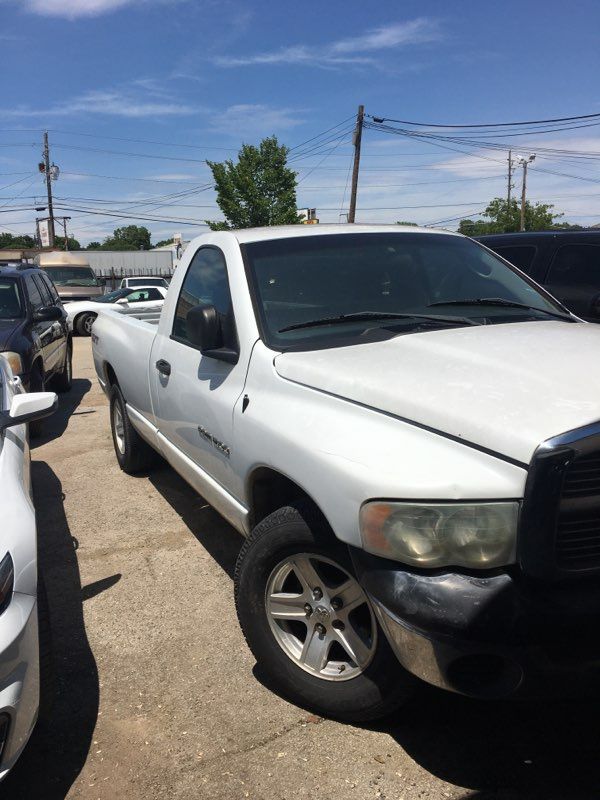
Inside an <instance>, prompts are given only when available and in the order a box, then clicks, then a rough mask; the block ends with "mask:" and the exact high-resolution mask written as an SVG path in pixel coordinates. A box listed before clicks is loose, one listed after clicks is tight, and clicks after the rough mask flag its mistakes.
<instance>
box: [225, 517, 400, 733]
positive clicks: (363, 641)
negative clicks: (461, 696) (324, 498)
mask: <svg viewBox="0 0 600 800" xmlns="http://www.w3.org/2000/svg"><path fill="white" fill-rule="evenodd" d="M235 602H236V609H237V613H238V618H239V621H240V625H241V627H242V631H243V633H244V636H245V637H246V641H247V642H248V645H249V646H250V649H251V650H252V652H253V654H254V656H255V658H256V660H257V662H258V663H259V665H260V667H261V668H262V669H263V670H264V672H265V674H266V675H267V676H268V678H269V682H271V683H272V684H274V685H275V686H277V687H278V688H279V690H280V691H281V692H282V694H284V695H286V696H287V697H289V698H290V699H291V700H292V701H295V702H297V703H298V704H300V705H302V706H305V707H307V708H310V709H313V710H314V711H316V712H318V713H320V714H323V715H326V716H331V717H335V718H338V719H343V720H354V721H364V720H369V719H375V718H377V717H381V716H384V715H386V714H389V713H390V712H391V711H393V710H394V709H395V708H397V707H398V706H400V705H401V704H402V703H403V702H404V701H405V700H406V699H407V698H408V697H409V696H410V694H411V693H412V689H413V686H414V680H413V678H412V677H411V676H410V675H409V674H408V673H407V672H406V671H405V670H404V669H403V668H402V666H401V665H400V664H399V662H398V660H397V659H396V657H395V656H394V654H393V653H392V651H391V648H390V646H389V644H388V642H387V640H386V638H385V636H384V635H383V633H382V632H381V630H380V629H379V627H378V625H377V621H376V619H375V615H374V613H373V609H372V607H371V604H370V601H369V598H368V597H367V595H366V594H365V593H364V591H363V589H362V588H361V586H360V584H359V583H358V581H357V580H356V577H355V575H354V572H353V569H352V564H351V562H350V559H349V557H348V553H347V549H346V548H345V547H344V546H343V545H341V544H339V543H337V542H336V541H335V539H332V537H331V534H330V533H329V532H328V531H326V526H325V523H324V522H323V521H322V519H321V518H320V517H319V515H317V514H316V512H315V511H314V510H313V509H312V507H311V506H310V505H308V504H306V505H304V504H300V503H299V504H297V505H295V506H287V507H285V508H281V509H279V510H278V511H275V512H274V513H273V514H271V515H270V516H269V517H267V518H266V519H265V520H263V521H262V522H261V523H260V524H259V525H258V526H257V527H256V528H255V529H254V531H253V532H252V534H251V536H250V537H249V539H247V541H246V543H245V544H244V547H243V548H242V551H241V552H240V555H239V558H238V562H237V565H236V572H235Z"/></svg>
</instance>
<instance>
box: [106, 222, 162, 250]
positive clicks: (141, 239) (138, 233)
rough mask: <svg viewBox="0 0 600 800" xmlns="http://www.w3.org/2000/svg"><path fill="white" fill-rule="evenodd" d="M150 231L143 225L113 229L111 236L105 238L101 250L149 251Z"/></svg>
mask: <svg viewBox="0 0 600 800" xmlns="http://www.w3.org/2000/svg"><path fill="white" fill-rule="evenodd" d="M151 246H152V245H151V244H150V231H149V230H148V228H145V227H144V226H143V225H126V226H125V227H124V228H115V230H114V231H113V235H112V236H107V237H106V239H105V240H104V242H103V243H102V246H101V248H100V249H101V250H150V248H151Z"/></svg>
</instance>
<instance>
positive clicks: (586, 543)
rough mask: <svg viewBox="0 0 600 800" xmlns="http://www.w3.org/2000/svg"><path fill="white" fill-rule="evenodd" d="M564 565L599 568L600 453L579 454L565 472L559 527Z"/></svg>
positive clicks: (558, 559)
mask: <svg viewBox="0 0 600 800" xmlns="http://www.w3.org/2000/svg"><path fill="white" fill-rule="evenodd" d="M556 562H557V566H558V567H560V568H561V569H565V570H570V571H578V570H582V569H585V570H589V569H594V568H600V453H599V452H593V453H588V454H586V455H580V456H578V457H576V458H575V459H573V461H572V462H571V463H570V464H569V465H568V466H567V468H566V470H565V474H564V479H563V484H562V491H561V498H560V505H559V512H558V519H557V527H556Z"/></svg>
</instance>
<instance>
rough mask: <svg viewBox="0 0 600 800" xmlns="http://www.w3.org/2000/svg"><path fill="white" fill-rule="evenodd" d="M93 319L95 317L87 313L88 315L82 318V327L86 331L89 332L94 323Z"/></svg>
mask: <svg viewBox="0 0 600 800" xmlns="http://www.w3.org/2000/svg"><path fill="white" fill-rule="evenodd" d="M95 319H96V317H94V316H92V314H88V316H87V317H86V318H85V319H84V320H83V329H84V331H85V332H86V333H89V334H91V332H92V325H93V324H94V320H95Z"/></svg>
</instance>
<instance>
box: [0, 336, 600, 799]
mask: <svg viewBox="0 0 600 800" xmlns="http://www.w3.org/2000/svg"><path fill="white" fill-rule="evenodd" d="M74 374H75V380H74V384H73V389H72V390H71V392H70V393H69V394H68V395H64V396H63V397H62V398H61V406H60V411H59V413H58V414H57V415H56V416H55V417H54V418H52V419H50V420H46V424H45V431H44V434H43V436H42V438H41V439H39V440H36V441H35V442H33V443H32V462H33V463H32V471H33V480H34V490H35V500H36V506H37V511H38V534H39V545H40V565H41V571H42V572H43V573H44V575H45V581H46V585H47V591H48V597H49V605H50V613H51V618H52V626H53V637H54V662H55V676H54V683H53V686H52V688H51V689H50V688H49V689H48V691H51V692H52V693H53V701H54V702H53V708H52V712H51V715H50V716H49V718H48V719H47V720H45V721H44V722H43V723H41V724H40V725H39V726H38V728H37V730H36V732H35V733H34V735H33V737H32V739H31V741H30V744H29V746H28V748H27V749H26V751H25V753H24V754H23V756H22V758H21V760H20V761H19V763H18V764H17V766H16V767H15V769H14V770H13V772H12V773H11V774H10V776H9V777H8V779H7V780H6V781H5V783H4V784H3V785H2V787H1V788H0V794H1V797H2V798H3V799H4V800H9V798H10V799H11V800H12V799H13V798H14V799H15V800H16V798H19V800H29V798H44V800H55V798H64V797H70V798H85V800H88V799H89V800H105V799H108V798H111V800H112V799H113V798H144V799H145V800H150V799H151V798H173V799H176V798H177V799H179V798H182V799H184V798H185V799H186V800H187V799H188V798H189V799H190V800H191V798H211V800H221V799H223V800H225V799H227V800H236V799H237V798H254V799H255V800H259V799H261V800H262V799H263V798H264V800H284V799H285V800H295V799H296V798H315V800H316V799H317V798H318V799H319V800H329V799H330V798H331V800H333V799H334V798H335V799H336V800H339V798H357V800H363V798H383V799H385V798H387V799H388V800H392V798H394V800H396V799H397V798H398V799H399V798H406V800H413V798H503V799H505V800H509V799H510V798H537V797H539V798H549V797H556V798H559V797H560V798H578V797H582V798H583V797H586V798H587V797H590V798H592V797H594V798H595V797H598V796H599V794H600V757H599V756H600V735H599V726H598V718H599V713H598V712H599V711H600V704H599V703H598V702H597V701H593V702H590V701H581V700H579V701H559V700H554V701H539V702H536V703H514V702H504V703H476V702H473V701H469V700H465V699H463V698H460V697H456V696H451V695H446V694H443V693H441V692H437V691H435V690H432V689H427V688H425V689H424V690H423V692H422V693H421V694H420V695H419V696H418V697H417V698H415V699H414V700H413V701H411V703H410V704H409V705H408V706H407V707H406V708H405V709H403V710H402V711H401V712H400V713H399V714H397V715H396V716H395V717H394V718H392V719H388V720H385V721H383V722H381V723H379V724H377V725H374V726H370V727H353V726H350V725H342V724H339V723H336V722H333V721H329V720H322V719H320V718H318V717H315V716H313V715H311V714H310V713H308V712H307V711H305V710H303V709H300V708H297V707H295V706H293V705H290V704H289V703H288V702H286V701H284V700H283V699H281V698H280V697H278V696H277V695H276V694H274V693H273V692H272V691H271V690H270V689H269V688H268V686H265V685H264V684H263V682H262V676H261V674H260V672H259V671H257V670H256V668H255V663H254V659H253V658H252V656H251V655H250V653H249V651H248V650H247V648H246V646H245V644H244V641H243V638H242V635H241V633H240V630H239V628H238V625H237V620H236V617H235V612H234V605H233V596H232V574H233V568H234V563H235V558H236V555H237V552H238V549H239V547H240V544H241V540H240V538H239V536H238V534H237V533H236V532H235V531H234V530H233V529H232V528H230V527H229V525H228V524H227V523H225V522H224V521H223V520H222V519H221V518H220V517H219V516H218V515H217V514H216V513H215V512H214V511H212V509H211V508H210V507H209V506H207V505H206V503H205V502H204V501H203V500H202V498H200V497H198V496H197V495H195V494H194V492H193V491H192V490H191V489H190V488H189V487H188V486H187V485H186V484H185V483H184V482H183V481H182V480H181V479H180V478H179V477H178V476H177V475H176V474H175V473H174V472H173V471H172V470H171V469H170V468H168V467H167V466H163V467H161V468H158V469H156V471H154V472H152V473H151V474H150V475H144V476H140V477H129V476H127V475H124V474H123V473H122V472H120V470H119V469H118V467H117V462H116V460H115V458H114V454H113V449H112V442H111V438H110V430H109V423H108V413H107V411H108V408H107V403H106V400H105V398H104V396H103V394H102V393H101V391H100V389H99V387H98V384H97V382H96V379H95V374H94V371H93V366H92V359H91V351H90V340H89V339H81V338H78V339H75V357H74Z"/></svg>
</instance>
